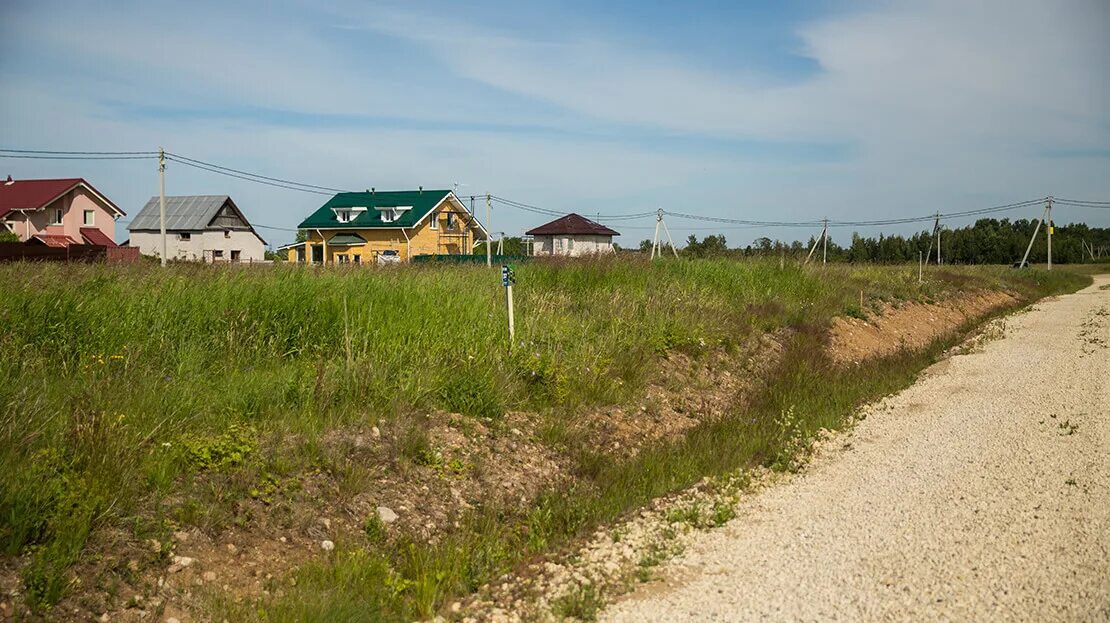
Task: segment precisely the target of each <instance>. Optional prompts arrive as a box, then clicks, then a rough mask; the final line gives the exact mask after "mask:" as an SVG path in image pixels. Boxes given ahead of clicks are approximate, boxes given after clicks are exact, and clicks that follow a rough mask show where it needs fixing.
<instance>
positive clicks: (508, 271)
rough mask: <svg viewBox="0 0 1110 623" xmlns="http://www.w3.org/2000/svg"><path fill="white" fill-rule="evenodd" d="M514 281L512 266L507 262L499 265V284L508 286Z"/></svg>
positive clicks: (514, 275)
mask: <svg viewBox="0 0 1110 623" xmlns="http://www.w3.org/2000/svg"><path fill="white" fill-rule="evenodd" d="M514 283H516V274H515V273H514V272H513V267H512V266H510V265H508V264H502V265H501V286H502V287H505V288H507V287H509V286H511V285H513V284H514Z"/></svg>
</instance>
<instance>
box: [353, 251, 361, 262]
mask: <svg viewBox="0 0 1110 623" xmlns="http://www.w3.org/2000/svg"><path fill="white" fill-rule="evenodd" d="M351 260H352V261H353V262H354V263H355V264H361V263H362V256H361V255H359V254H358V253H355V254H354V255H352V256H351Z"/></svg>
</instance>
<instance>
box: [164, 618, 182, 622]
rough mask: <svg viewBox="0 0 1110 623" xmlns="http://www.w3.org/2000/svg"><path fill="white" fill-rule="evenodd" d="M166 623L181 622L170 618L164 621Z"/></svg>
mask: <svg viewBox="0 0 1110 623" xmlns="http://www.w3.org/2000/svg"><path fill="white" fill-rule="evenodd" d="M166 623H181V621H178V620H177V618H175V617H170V618H168V619H166Z"/></svg>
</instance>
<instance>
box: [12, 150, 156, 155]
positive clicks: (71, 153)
mask: <svg viewBox="0 0 1110 623" xmlns="http://www.w3.org/2000/svg"><path fill="white" fill-rule="evenodd" d="M0 151H6V152H11V153H13V154H47V155H54V156H157V155H158V152H156V151H48V150H44V149H0Z"/></svg>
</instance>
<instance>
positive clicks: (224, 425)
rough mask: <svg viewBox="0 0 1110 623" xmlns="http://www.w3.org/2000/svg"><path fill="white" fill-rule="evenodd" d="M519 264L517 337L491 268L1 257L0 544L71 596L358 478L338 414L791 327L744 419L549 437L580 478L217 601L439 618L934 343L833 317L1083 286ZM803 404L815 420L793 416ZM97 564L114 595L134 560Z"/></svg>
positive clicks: (717, 468)
mask: <svg viewBox="0 0 1110 623" xmlns="http://www.w3.org/2000/svg"><path fill="white" fill-rule="evenodd" d="M517 276H518V279H517V284H518V285H517V287H516V307H517V343H516V344H515V347H514V348H513V349H512V351H511V352H509V351H508V348H507V337H506V329H505V317H504V300H503V297H504V293H503V290H502V288H501V287H500V283H499V275H497V274H496V273H495V272H494V271H490V270H488V269H485V268H484V267H475V266H448V267H439V266H423V267H405V268H400V269H394V270H353V271H342V270H335V271H319V270H311V269H303V268H288V267H283V266H278V267H274V268H272V269H270V268H267V269H258V268H257V267H255V268H246V267H244V268H242V269H237V268H235V267H231V268H227V267H210V266H174V267H171V268H169V269H166V270H158V269H156V268H153V267H147V266H135V267H105V266H65V265H46V264H44V265H7V266H0V324H2V325H3V326H4V328H5V329H4V332H3V333H2V334H0V352H3V353H4V362H5V364H4V365H3V366H0V554H2V555H3V556H4V557H5V561H6V563H5V564H6V565H7V567H8V568H9V569H14V570H16V571H17V572H18V575H19V578H20V581H21V583H22V584H23V593H24V597H25V600H26V603H27V604H28V605H29V606H30V607H32V608H33V609H34V610H35V611H36V612H38V613H40V614H42V613H49V612H50V611H51V610H50V609H51V607H52V606H53V605H54V604H56V603H58V602H59V601H60V600H63V599H68V598H70V597H71V596H72V595H75V594H80V593H81V592H82V591H86V590H89V589H88V588H87V586H76V585H75V584H74V583H73V569H74V568H76V566H77V565H79V564H80V563H83V562H86V561H87V559H88V557H89V552H90V550H91V549H94V547H93V546H94V545H95V543H96V541H97V539H98V538H99V537H98V535H99V534H101V533H102V532H103V531H104V530H107V529H113V530H120V531H124V532H126V533H128V534H130V535H131V536H132V537H133V538H134V539H135V540H136V541H141V540H142V539H145V538H148V537H151V536H153V537H155V538H159V539H162V540H163V542H164V541H165V535H166V534H168V533H169V532H172V531H173V530H176V529H180V528H183V527H190V526H195V527H197V528H199V529H201V530H204V531H206V532H208V533H218V532H220V531H221V530H224V529H226V528H228V527H229V526H233V525H234V526H235V527H237V528H240V529H246V530H249V529H250V527H251V519H250V518H249V517H243V516H241V515H237V514H236V510H235V509H236V508H237V506H236V500H237V499H238V498H242V497H246V496H250V495H255V496H257V495H258V493H257V489H258V488H259V484H258V483H259V482H260V479H263V480H266V481H267V482H271V481H272V482H278V481H282V482H290V481H297V480H298V479H300V478H302V477H303V476H304V474H306V473H308V472H311V471H313V470H315V471H316V472H319V471H320V470H321V469H323V471H325V472H326V473H328V474H329V475H331V476H332V477H334V478H337V479H342V478H344V477H345V475H349V474H348V473H347V472H344V469H348V472H349V471H350V470H349V468H342V467H341V464H343V461H342V460H341V459H342V457H336V456H334V455H333V454H329V450H328V445H327V444H325V443H323V442H322V440H323V439H324V438H325V437H326V436H327V435H329V434H330V433H331V432H332V431H335V430H340V429H344V428H346V427H352V426H363V425H366V426H369V425H374V426H380V427H382V428H383V429H386V428H388V429H390V430H396V431H401V432H399V433H398V438H400V439H415V440H416V441H414V442H413V443H415V444H416V445H419V443H420V439H419V434H420V430H421V429H420V427H421V422H422V419H421V418H422V417H423V416H424V415H426V414H428V413H431V412H449V413H454V414H459V416H460V417H461V418H463V419H464V420H465V419H472V420H474V421H480V422H483V423H485V424H486V425H489V426H491V427H494V428H496V424H497V422H499V421H500V420H501V419H502V418H503V417H504V414H505V413H507V412H509V411H526V412H529V413H534V414H535V415H536V417H537V418H544V419H547V420H552V421H555V422H558V421H559V420H566V419H568V418H573V417H574V414H575V413H577V412H580V411H582V410H585V409H589V408H593V407H596V406H598V405H613V404H622V403H625V402H628V401H630V400H632V399H634V398H635V397H637V396H639V395H640V393H641V392H642V391H643V390H644V388H645V386H646V384H647V383H649V382H650V381H651V379H652V378H653V375H654V374H655V372H656V369H657V367H658V363H659V361H660V360H661V359H662V358H663V357H664V356H666V355H667V354H668V353H672V352H681V353H683V354H685V355H687V356H690V357H694V358H697V357H699V356H701V355H702V354H704V353H706V352H709V351H713V350H723V351H724V352H735V351H737V350H738V349H740V348H741V347H742V345H743V344H746V343H747V340H748V338H750V337H751V336H753V335H760V334H765V333H771V332H776V331H780V330H783V329H791V331H790V332H789V336H790V337H789V338H788V339H787V341H786V344H785V351H784V357H783V361H782V362H781V363H780V364H779V366H778V367H777V368H776V370H775V372H774V374H773V375H772V376H771V377H770V378H769V379H768V380H767V383H766V385H765V387H763V389H761V391H760V392H759V394H758V396H756V397H755V398H754V399H753V401H752V403H751V404H750V406H749V407H748V409H747V411H746V412H745V413H744V414H736V415H737V416H736V417H730V418H725V419H723V420H720V421H717V422H713V423H707V424H704V425H701V426H698V427H697V428H694V429H693V430H692V431H690V433H689V434H688V435H686V436H685V438H684V439H683V440H682V441H680V442H677V443H666V444H663V443H660V444H655V445H653V446H651V447H649V448H647V449H645V450H644V451H643V452H641V453H639V454H638V455H636V456H635V457H634V458H632V459H630V460H627V461H622V460H618V459H617V458H614V457H610V456H605V455H603V454H598V453H592V452H589V451H588V450H589V440H585V439H575V438H574V437H573V436H568V435H562V436H560V435H548V436H544V437H543V438H542V441H544V442H545V443H549V444H551V445H552V447H553V448H555V449H556V450H557V451H558V452H560V453H563V454H566V455H568V456H573V457H574V460H575V461H577V462H578V463H579V469H577V470H576V479H575V481H574V484H573V486H571V487H569V488H566V489H563V490H552V491H548V492H546V493H544V494H542V495H540V496H539V497H538V498H537V500H536V501H535V502H534V503H533V504H531V505H530V506H529V508H507V507H482V508H477V509H475V510H474V511H473V512H470V513H468V514H467V515H466V516H465V517H464V518H463V521H461V522H460V525H459V527H458V528H457V529H455V530H453V531H452V532H451V533H450V534H449V535H448V536H447V537H446V538H443V539H440V540H438V541H436V542H435V543H432V544H429V543H425V542H419V541H415V540H406V538H405V537H404V535H393V536H390V537H389V538H388V539H384V538H383V537H382V535H381V534H380V530H379V528H380V527H375V526H373V525H372V524H368V525H367V531H366V534H364V535H361V536H359V535H355V536H351V537H350V538H346V539H344V540H343V541H342V542H341V543H340V547H339V549H338V550H337V551H336V552H335V553H334V555H332V556H329V557H327V558H321V559H320V560H317V561H313V562H309V563H307V564H306V565H304V566H303V568H301V569H300V570H298V571H296V574H297V575H296V577H297V578H298V582H297V583H296V588H294V589H290V590H288V591H286V592H285V593H284V595H283V596H282V597H277V596H272V597H268V598H266V599H262V600H260V601H252V602H249V603H245V604H244V603H239V604H236V603H231V602H229V601H221V600H219V599H213V600H211V601H210V602H208V603H207V604H206V605H205V606H204V607H205V608H207V609H209V610H208V611H209V612H210V613H212V614H221V615H226V616H228V618H232V619H242V618H263V619H265V620H268V621H274V620H288V621H300V620H321V621H323V620H337V619H341V620H378V619H381V620H411V619H412V618H413V617H418V616H427V615H430V614H432V613H434V612H436V611H437V610H438V609H440V608H442V607H443V604H444V603H445V602H446V601H447V600H450V599H453V598H455V597H457V596H458V595H461V594H465V593H467V592H469V591H472V590H474V589H475V588H476V587H477V586H479V585H481V584H482V583H483V582H485V581H487V580H489V579H491V578H492V577H495V576H496V575H498V574H499V573H501V572H504V571H505V570H507V569H509V568H511V567H512V566H513V565H514V564H516V563H517V562H518V561H520V560H521V559H522V558H524V557H526V556H529V555H533V554H538V553H543V552H545V551H550V550H551V549H552V548H557V547H559V546H561V545H563V544H565V543H566V542H567V541H568V540H569V539H572V538H573V537H575V536H576V535H578V534H581V533H582V531H583V530H586V529H587V528H589V527H590V526H592V525H597V524H598V523H599V522H605V521H608V520H611V519H613V518H615V517H618V516H620V515H621V514H622V513H625V512H627V511H629V510H630V509H633V508H635V507H637V506H638V505H641V504H643V503H645V502H646V501H648V500H650V499H651V498H653V497H655V496H658V495H662V494H665V493H667V492H669V491H673V490H675V489H678V488H681V487H684V486H687V485H689V484H691V483H693V482H696V481H697V480H698V479H700V478H701V477H703V476H706V475H713V474H721V473H726V472H728V471H730V470H734V469H737V468H743V467H745V466H749V465H753V464H758V463H767V464H773V463H775V462H776V461H780V460H783V456H784V453H787V452H788V451H789V448H790V447H792V444H793V443H794V442H795V441H796V438H797V437H798V436H799V435H801V436H805V435H808V434H811V433H812V432H813V431H815V430H816V429H817V428H819V427H828V428H835V427H836V426H838V425H839V423H840V422H841V421H842V420H843V418H844V417H845V416H846V415H847V414H849V413H850V412H851V410H852V409H853V408H854V407H855V406H857V405H858V404H860V403H861V402H862V401H866V400H869V399H872V398H874V397H876V396H879V395H882V394H884V393H887V392H890V391H893V390H895V389H897V388H899V387H902V386H904V385H906V384H907V383H909V382H910V381H911V380H912V378H913V375H914V374H916V372H917V371H918V370H920V369H921V367H922V366H923V365H924V364H925V363H927V362H928V361H929V360H930V359H931V357H932V356H934V355H935V350H933V351H929V352H925V353H918V354H907V355H904V356H900V357H898V358H895V359H894V360H887V361H884V362H881V364H880V363H876V364H872V365H865V366H863V367H860V368H857V369H852V370H835V369H833V368H831V367H830V366H829V365H828V364H827V362H826V361H825V360H824V358H823V356H822V354H821V351H822V343H823V339H824V334H823V330H824V328H825V327H826V326H827V325H828V323H829V321H830V320H831V319H832V318H833V317H834V316H839V315H855V316H858V315H866V314H868V313H870V311H871V310H870V308H871V307H872V306H877V305H879V304H881V303H882V302H892V301H905V300H915V301H930V302H931V301H941V300H944V299H945V298H947V297H949V296H952V295H954V294H956V293H958V292H962V291H969V290H973V289H997V288H1006V289H1008V290H1010V291H1012V292H1015V293H1017V294H1018V295H1019V296H1020V297H1021V298H1022V299H1023V300H1026V301H1029V300H1033V299H1036V298H1039V297H1041V296H1044V295H1047V294H1052V293H1058V292H1064V291H1069V290H1074V289H1076V288H1078V287H1079V286H1081V285H1082V284H1083V283H1084V282H1085V281H1086V279H1085V278H1084V277H1082V276H1079V275H1076V274H1074V273H1069V272H1064V271H1054V272H1052V273H1047V272H1044V271H1038V270H1032V271H1013V270H1010V269H1006V268H945V269H944V270H942V271H936V270H933V271H930V274H929V278H928V280H927V281H926V283H925V284H924V285H922V286H919V285H918V283H917V272H916V266H914V267H912V269H911V268H908V267H851V266H836V267H832V266H830V267H829V268H827V269H821V268H803V267H799V266H797V265H795V264H787V265H786V266H785V267H780V266H779V264H778V262H777V261H768V262H761V261H753V262H742V263H741V262H734V261H724V260H722V261H711V260H704V261H667V262H659V263H656V264H648V263H646V262H643V261H633V260H616V259H614V260H609V261H598V262H575V263H531V264H523V265H521V266H519V267H518V270H517ZM861 291H862V292H863V294H864V305H863V308H861V307H860V304H859V302H860V292H861ZM940 346H942V345H940V344H938V345H937V346H936V348H939V347H940ZM818 386H820V387H822V388H823V391H822V392H815V391H813V388H814V387H818ZM787 412H790V413H792V414H796V420H797V421H796V422H792V423H791V424H790V427H791V430H790V431H785V432H784V423H783V421H782V416H783V414H784V413H787ZM741 415H743V417H740V416H741ZM406 431H413V432H412V434H408V433H407V432H406ZM506 434H508V433H507V432H506ZM409 445H410V446H411V445H412V444H409ZM396 453H397V457H396V463H395V464H396V465H400V466H402V467H403V465H404V464H405V463H406V462H417V463H419V462H420V461H421V460H422V455H421V453H420V451H415V452H414V451H412V448H411V447H406V445H405V444H404V443H400V444H398V445H397V446H396ZM214 483H216V484H214ZM217 484H218V486H217ZM357 486H358V485H357V484H356V485H352V487H354V488H355V489H357ZM271 488H274V487H271ZM267 495H269V494H267ZM272 495H275V496H281V495H282V490H281V487H277V491H276V492H275V493H273V494H272ZM163 554H164V552H163ZM151 564H158V561H154V562H152V563H151ZM112 573H117V574H123V575H127V573H126V570H124V571H118V570H117V571H113V572H112ZM131 573H132V574H135V573H140V574H141V570H139V571H138V572H136V570H135V569H131ZM98 581H99V582H100V583H101V584H102V585H103V586H106V587H108V588H105V589H104V592H106V593H107V594H108V597H107V598H106V599H108V601H109V602H111V600H112V599H113V597H112V596H111V590H110V586H111V584H112V582H113V581H115V580H113V579H112V578H107V579H101V580H98ZM87 584H88V581H86V585H87ZM109 605H110V603H109Z"/></svg>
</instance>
